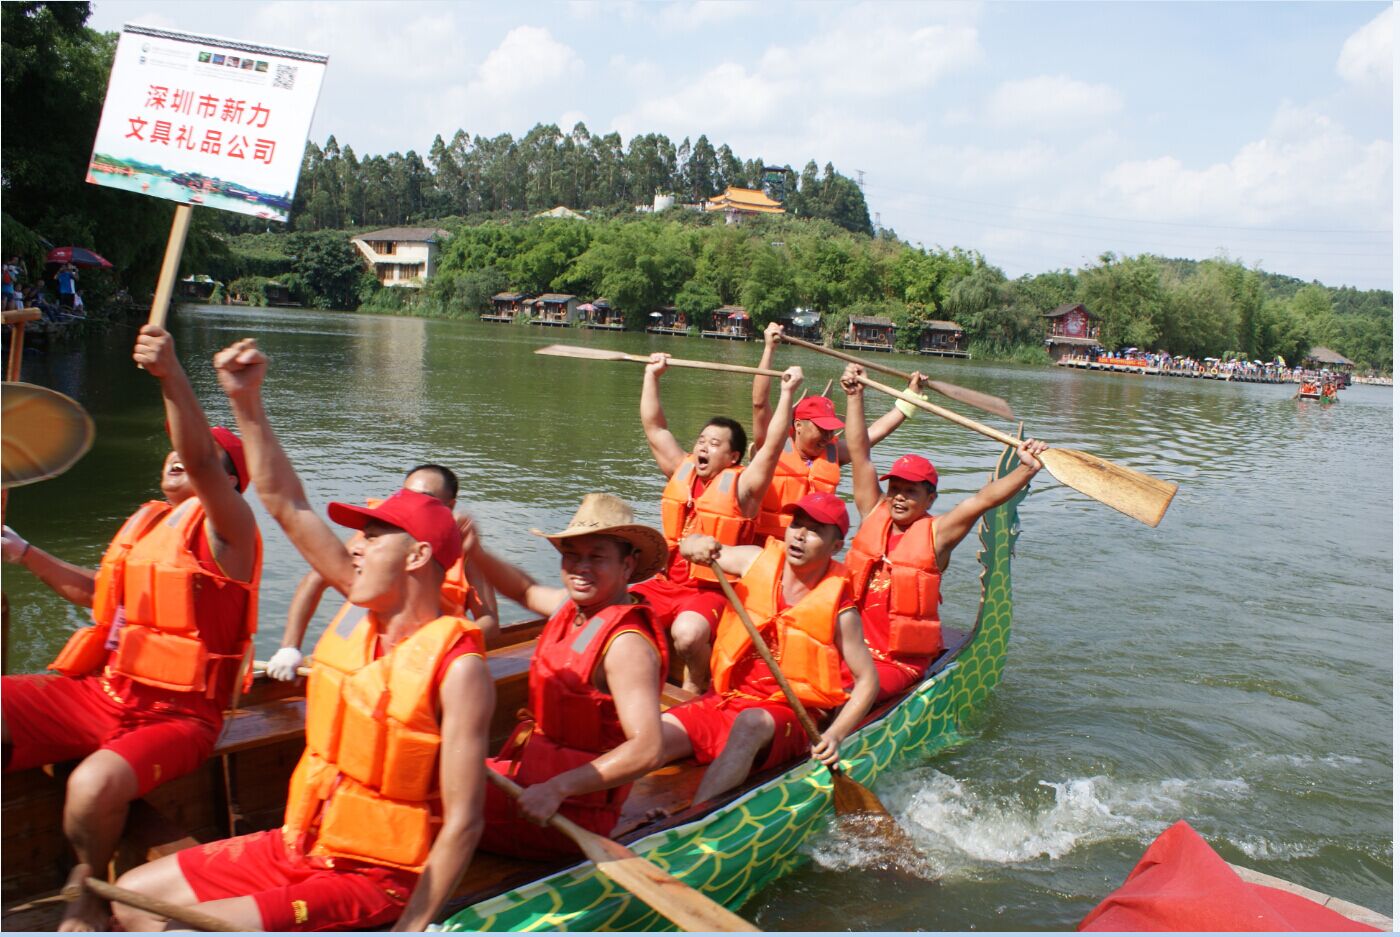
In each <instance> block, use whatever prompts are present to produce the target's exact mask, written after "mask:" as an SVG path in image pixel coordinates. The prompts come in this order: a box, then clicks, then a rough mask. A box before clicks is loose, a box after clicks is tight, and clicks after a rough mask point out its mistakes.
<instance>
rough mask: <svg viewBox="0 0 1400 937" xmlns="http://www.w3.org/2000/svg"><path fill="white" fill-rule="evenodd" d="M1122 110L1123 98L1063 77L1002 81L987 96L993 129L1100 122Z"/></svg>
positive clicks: (1102, 87) (1049, 127)
mask: <svg viewBox="0 0 1400 937" xmlns="http://www.w3.org/2000/svg"><path fill="white" fill-rule="evenodd" d="M1122 109H1123V95H1121V94H1119V93H1118V92H1117V91H1115V90H1114V89H1113V88H1110V87H1109V86H1108V85H1105V84H1090V83H1089V82H1085V81H1079V80H1077V79H1075V78H1070V77H1068V76H1066V75H1039V76H1037V77H1035V78H1022V79H1018V80H1015V81H1004V82H1002V83H1001V84H1000V85H998V86H997V88H996V89H995V90H993V91H992V93H991V94H990V95H988V97H987V120H988V121H989V122H990V123H991V124H992V125H993V126H999V127H1015V128H1037V129H1042V130H1054V129H1058V128H1066V129H1068V128H1071V127H1079V126H1082V125H1084V124H1093V123H1099V122H1101V121H1103V120H1105V119H1106V118H1108V117H1111V116H1113V115H1114V114H1116V113H1118V112H1119V111H1120V110H1122Z"/></svg>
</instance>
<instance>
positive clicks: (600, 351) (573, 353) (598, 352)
mask: <svg viewBox="0 0 1400 937" xmlns="http://www.w3.org/2000/svg"><path fill="white" fill-rule="evenodd" d="M535 354H537V355H552V356H554V357H556V358H590V359H592V360H594V361H631V360H632V358H633V357H634V356H633V355H629V354H627V353H626V352H625V351H609V350H608V349H606V348H583V347H581V346H579V345H546V346H544V347H543V348H536V349H535Z"/></svg>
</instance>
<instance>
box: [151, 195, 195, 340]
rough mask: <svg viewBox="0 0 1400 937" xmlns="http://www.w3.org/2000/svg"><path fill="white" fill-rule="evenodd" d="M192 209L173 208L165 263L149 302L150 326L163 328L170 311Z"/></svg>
mask: <svg viewBox="0 0 1400 937" xmlns="http://www.w3.org/2000/svg"><path fill="white" fill-rule="evenodd" d="M193 214H194V209H193V208H192V207H190V206H189V205H176V206H175V220H174V221H173V222H171V224H170V240H169V241H167V242H166V244H165V261H164V262H163V263H162V264H161V266H160V279H159V280H157V281H156V295H155V298H154V299H152V300H151V317H150V318H149V319H148V320H146V321H147V322H148V323H149V324H150V325H154V326H158V327H160V328H165V316H166V313H167V312H168V311H169V310H170V294H171V293H173V292H174V291H175V277H176V276H177V275H178V274H179V272H180V256H181V255H182V254H184V252H185V235H187V234H189V231H190V216H191V215H193Z"/></svg>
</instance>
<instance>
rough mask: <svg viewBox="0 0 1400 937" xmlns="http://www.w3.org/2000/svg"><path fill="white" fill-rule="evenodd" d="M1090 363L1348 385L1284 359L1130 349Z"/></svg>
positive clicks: (1335, 374) (1340, 377)
mask: <svg viewBox="0 0 1400 937" xmlns="http://www.w3.org/2000/svg"><path fill="white" fill-rule="evenodd" d="M1069 360H1073V359H1069ZM1089 360H1090V361H1093V362H1096V363H1098V364H1103V365H1118V366H1122V367H1134V368H1148V369H1156V370H1160V371H1162V372H1164V373H1172V374H1186V375H1194V374H1201V375H1210V376H1212V377H1219V376H1225V377H1227V378H1229V379H1231V380H1244V381H1270V382H1272V381H1278V382H1286V383H1295V384H1296V383H1302V382H1304V381H1334V382H1337V383H1340V384H1342V385H1345V384H1347V383H1349V379H1348V376H1347V374H1346V373H1345V372H1341V371H1332V370H1329V369H1328V368H1322V369H1314V368H1304V367H1303V366H1302V365H1301V364H1300V365H1295V366H1294V367H1291V368H1290V367H1289V366H1288V365H1287V364H1286V363H1285V362H1284V361H1283V360H1281V359H1275V360H1273V361H1259V360H1254V361H1246V360H1244V359H1222V358H1211V357H1206V358H1199V359H1198V358H1193V357H1191V356H1190V355H1169V354H1167V353H1165V352H1150V351H1138V350H1137V349H1136V348H1128V349H1125V350H1124V351H1120V352H1118V353H1117V354H1107V353H1103V352H1100V353H1098V354H1096V355H1093V356H1091V357H1090V358H1089Z"/></svg>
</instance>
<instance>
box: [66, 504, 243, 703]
mask: <svg viewBox="0 0 1400 937" xmlns="http://www.w3.org/2000/svg"><path fill="white" fill-rule="evenodd" d="M204 517H205V514H204V506H203V505H202V504H200V503H199V499H198V498H188V499H186V500H185V501H184V502H183V503H182V504H181V505H180V506H179V507H171V505H170V504H169V503H167V502H165V501H148V502H146V503H145V504H143V505H142V506H141V507H140V508H139V509H138V510H137V511H136V513H135V514H133V515H131V517H129V518H127V520H126V523H124V524H122V526H121V529H120V530H118V531H117V535H116V536H115V537H114V538H112V542H111V544H109V545H108V547H107V552H106V553H105V554H103V556H102V564H101V565H100V566H99V567H98V570H97V578H96V581H95V583H94V586H93V596H92V617H93V621H95V622H96V624H95V625H93V626H92V627H90V628H84V629H82V630H81V631H79V632H78V633H77V634H75V635H74V636H73V637H72V638H71V639H70V640H69V642H68V645H67V646H65V647H64V649H63V651H62V652H61V653H60V654H59V656H58V658H57V659H56V660H55V661H54V662H53V663H52V664H50V665H49V667H50V669H53V670H57V671H59V672H60V673H66V674H69V675H75V676H76V675H80V674H85V673H90V672H92V671H93V670H94V669H95V668H96V666H99V665H100V664H101V663H102V661H103V660H106V662H107V668H108V670H109V672H111V673H114V674H120V675H121V676H124V677H128V678H130V679H132V680H135V681H136V682H138V683H144V684H146V685H148V686H153V687H159V688H161V689H166V690H174V691H176V692H186V693H188V692H199V693H206V694H209V695H211V696H212V695H213V694H214V692H215V690H216V688H218V687H220V686H224V687H227V688H230V689H231V688H232V685H233V681H231V680H221V679H219V674H220V670H221V669H229V670H237V668H238V666H239V663H240V662H241V661H242V659H243V656H244V654H245V653H246V652H247V648H248V644H249V642H250V641H251V640H252V637H253V633H254V632H255V631H257V627H258V583H259V581H260V580H261V578H262V536H261V534H259V535H257V537H256V539H255V541H254V544H255V545H254V554H253V578H252V581H251V582H246V583H245V582H238V581H237V580H235V579H230V578H228V577H227V576H223V575H220V574H217V573H212V572H209V571H208V570H206V569H204V568H202V567H201V566H200V565H199V560H198V559H197V557H196V555H195V543H196V539H197V538H198V537H199V536H200V532H201V530H202V529H203V526H204ZM223 585H233V586H236V587H238V588H240V589H245V590H247V593H248V601H247V605H246V607H245V611H244V638H243V641H242V642H241V644H240V646H239V649H238V651H237V652H234V653H228V654H215V653H211V652H210V651H209V649H208V647H206V646H205V643H204V641H203V640H202V639H201V637H200V633H199V621H198V616H197V614H196V609H195V596H196V595H198V594H199V591H200V590H201V589H204V588H208V587H212V586H223ZM119 610H121V611H122V612H123V613H124V614H125V616H126V619H125V624H124V625H123V626H122V627H121V629H120V631H119V635H118V639H117V640H118V643H117V649H116V651H115V652H114V653H112V655H111V656H110V657H107V655H106V649H105V647H104V644H105V641H106V639H107V635H108V633H109V631H110V629H111V627H112V623H113V622H114V621H115V620H116V619H117V614H118V611H119Z"/></svg>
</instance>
